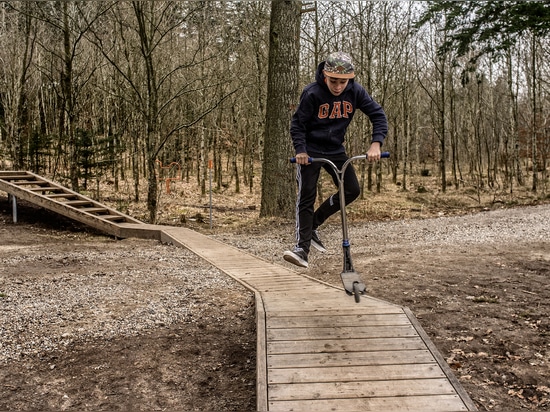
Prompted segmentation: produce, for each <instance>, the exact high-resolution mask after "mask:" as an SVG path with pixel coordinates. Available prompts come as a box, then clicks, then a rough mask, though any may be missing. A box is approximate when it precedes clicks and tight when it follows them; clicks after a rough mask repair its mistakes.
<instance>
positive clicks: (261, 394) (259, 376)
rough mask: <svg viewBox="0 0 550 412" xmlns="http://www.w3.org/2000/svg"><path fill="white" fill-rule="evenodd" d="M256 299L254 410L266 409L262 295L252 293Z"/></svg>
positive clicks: (265, 349) (265, 346)
mask: <svg viewBox="0 0 550 412" xmlns="http://www.w3.org/2000/svg"><path fill="white" fill-rule="evenodd" d="M254 297H255V301H256V331H257V339H256V410H257V411H262V412H263V411H267V410H268V396H267V389H268V385H267V365H266V358H267V344H266V336H265V311H264V305H263V301H262V296H261V295H260V294H259V293H258V292H255V293H254Z"/></svg>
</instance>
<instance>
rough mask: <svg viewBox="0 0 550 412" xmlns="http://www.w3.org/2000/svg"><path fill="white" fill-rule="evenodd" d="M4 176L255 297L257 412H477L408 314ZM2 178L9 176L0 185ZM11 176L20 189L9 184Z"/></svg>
mask: <svg viewBox="0 0 550 412" xmlns="http://www.w3.org/2000/svg"><path fill="white" fill-rule="evenodd" d="M1 173H2V174H0V190H5V191H7V192H8V193H11V194H12V195H14V196H18V195H19V196H20V195H21V194H22V195H23V196H21V197H23V198H25V200H27V201H29V202H33V203H36V204H39V205H41V206H44V207H46V208H48V209H50V210H53V211H55V212H58V213H61V214H63V215H65V216H67V217H71V218H75V219H76V220H78V221H80V222H83V223H88V220H89V219H90V216H93V219H97V220H99V221H101V222H100V223H97V222H96V224H92V225H91V226H93V227H96V228H98V229H101V227H103V226H104V224H105V221H107V222H108V223H109V225H112V226H109V230H105V231H106V232H107V233H110V234H114V235H116V236H119V237H131V236H135V237H145V238H150V239H159V240H161V241H163V242H166V243H172V244H175V245H178V246H182V247H185V248H188V249H189V250H191V251H192V252H194V253H196V254H197V255H199V256H201V257H202V258H203V259H205V260H206V261H208V262H210V263H211V264H212V265H214V266H216V267H218V268H219V269H220V270H222V271H223V272H225V273H226V274H228V275H229V276H231V277H232V278H234V279H235V280H237V281H238V282H240V283H241V284H243V285H245V286H246V287H247V288H249V289H250V290H252V291H253V292H254V293H255V296H256V323H257V333H258V338H257V409H258V410H260V411H267V410H269V411H346V412H348V411H466V410H476V408H475V405H474V403H473V402H472V401H471V399H470V398H469V396H468V395H467V393H466V392H465V391H464V390H463V388H462V387H461V385H460V383H459V382H458V380H457V379H456V377H455V376H454V375H453V373H452V371H451V370H450V368H449V367H448V365H447V364H446V362H445V360H444V359H443V358H442V357H441V355H440V354H439V352H438V351H437V349H436V348H435V347H434V345H433V344H432V343H431V341H430V340H429V338H428V336H427V335H426V333H425V332H424V331H423V329H422V327H421V326H420V324H419V323H418V322H417V320H416V318H415V317H414V315H413V314H412V313H411V312H410V311H409V310H408V309H407V308H404V307H402V306H398V305H394V304H391V303H388V302H384V301H382V300H379V299H376V298H373V297H369V296H366V297H363V298H362V299H361V302H360V303H355V300H354V299H353V297H350V296H347V295H346V294H345V292H344V291H343V290H342V289H341V288H339V287H335V286H331V285H328V284H325V283H322V282H320V281H317V280H315V279H312V278H309V277H307V276H304V275H301V274H299V273H297V272H295V271H292V270H289V269H287V268H285V267H283V266H279V265H276V264H273V263H269V262H267V261H264V260H262V259H260V258H258V257H255V256H252V255H250V254H247V253H245V252H242V251H240V250H239V249H236V248H234V247H232V246H229V245H226V244H224V243H221V242H219V241H217V240H215V239H212V238H209V237H208V236H205V235H201V234H199V233H197V232H194V231H191V230H189V229H185V228H180V227H169V226H156V225H146V224H142V223H140V222H138V221H135V220H134V219H131V218H129V219H128V220H126V219H124V220H118V219H114V218H108V219H105V218H104V216H109V215H111V214H112V215H114V214H115V212H116V211H111V210H110V209H109V208H105V209H106V210H107V211H108V212H102V214H101V215H94V214H93V213H88V212H87V211H85V210H84V211H80V212H81V213H77V212H75V211H74V210H73V209H71V207H72V206H71V205H70V204H69V205H67V204H66V203H67V201H69V199H78V198H73V197H70V198H69V197H62V196H61V195H62V194H64V193H66V194H67V195H70V196H72V195H73V194H74V193H73V192H71V191H68V190H67V189H63V188H59V189H58V188H56V187H55V186H54V185H53V184H51V182H47V181H45V180H39V179H38V177H37V176H36V175H32V174H31V175H32V176H33V178H32V179H33V180H35V181H36V180H38V181H39V182H40V185H41V186H36V187H35V186H32V185H31V184H30V183H29V184H27V185H26V186H29V185H31V186H32V187H33V188H35V190H33V193H35V192H40V196H38V197H37V196H34V195H33V196H31V195H29V194H26V193H27V192H25V191H22V189H21V188H20V185H17V184H15V183H17V182H20V181H21V180H24V178H26V177H25V176H26V174H24V173H22V172H1ZM6 173H13V175H11V176H8V177H7V178H6V177H5V174H6ZM14 176H17V179H18V180H17V182H13V181H14V180H15V178H14ZM28 179H29V180H30V179H31V178H28ZM6 181H8V183H6ZM44 181H45V182H47V186H48V187H47V188H44V187H45V186H46V183H42V182H44ZM37 185H38V184H37ZM14 186H15V187H17V190H15V189H14ZM40 187H42V189H39V188H40ZM50 188H51V189H50ZM54 188H55V190H56V191H53V190H54ZM6 189H9V190H6ZM10 190H11V192H10ZM50 190H51V191H50ZM64 190H65V191H64ZM42 191H44V192H45V193H41V192H42ZM48 194H50V195H51V194H59V195H60V196H59V197H56V198H55V199H56V200H55V201H57V200H58V199H59V198H60V197H61V198H62V199H64V200H62V201H61V202H62V203H65V204H63V205H59V206H56V207H52V206H51V205H50V207H47V206H45V202H46V200H45V199H44V196H46V199H50V200H51V197H47V195H48ZM48 201H49V200H48ZM92 202H93V201H92ZM92 204H93V206H94V208H100V207H101V205H99V204H96V203H95V202H94V203H92ZM61 206H65V207H61ZM90 207H92V206H90ZM85 213H86V215H85V218H84V217H82V214H85ZM88 215H90V216H88ZM75 216H78V217H79V218H78V219H77V218H76V217H75ZM122 216H124V215H122ZM115 220H117V221H115Z"/></svg>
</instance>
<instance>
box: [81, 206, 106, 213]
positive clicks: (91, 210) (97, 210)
mask: <svg viewBox="0 0 550 412" xmlns="http://www.w3.org/2000/svg"><path fill="white" fill-rule="evenodd" d="M79 209H80V210H82V211H83V212H86V213H100V212H103V213H104V212H108V210H107V209H105V208H104V207H81V208H79Z"/></svg>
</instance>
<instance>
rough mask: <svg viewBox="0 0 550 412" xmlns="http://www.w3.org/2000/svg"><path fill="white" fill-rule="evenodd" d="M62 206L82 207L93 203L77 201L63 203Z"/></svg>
mask: <svg viewBox="0 0 550 412" xmlns="http://www.w3.org/2000/svg"><path fill="white" fill-rule="evenodd" d="M63 204H64V205H69V206H73V207H76V206H84V205H93V204H94V203H93V202H92V201H90V200H82V199H79V200H68V201H66V202H63Z"/></svg>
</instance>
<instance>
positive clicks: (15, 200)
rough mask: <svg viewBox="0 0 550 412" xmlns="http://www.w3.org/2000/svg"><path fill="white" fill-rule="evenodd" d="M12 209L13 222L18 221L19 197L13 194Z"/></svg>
mask: <svg viewBox="0 0 550 412" xmlns="http://www.w3.org/2000/svg"><path fill="white" fill-rule="evenodd" d="M11 209H12V215H13V223H17V198H16V197H15V196H14V195H11Z"/></svg>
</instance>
